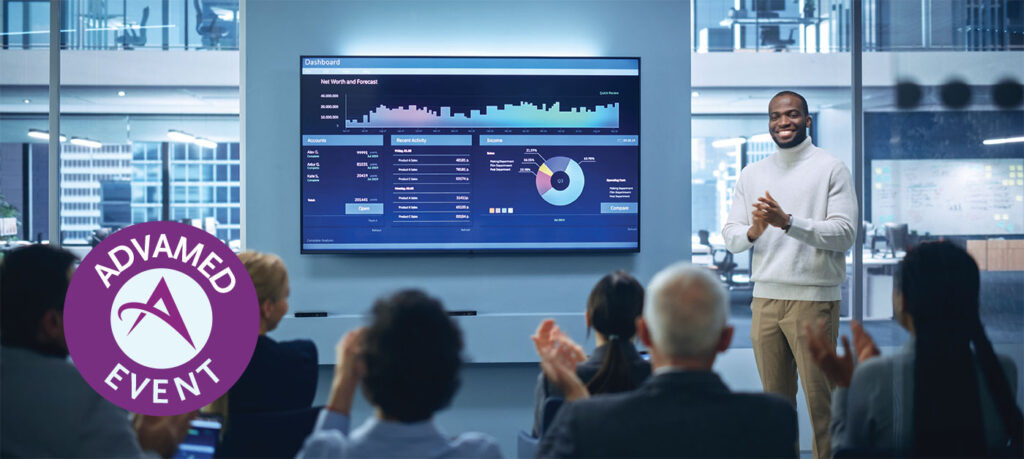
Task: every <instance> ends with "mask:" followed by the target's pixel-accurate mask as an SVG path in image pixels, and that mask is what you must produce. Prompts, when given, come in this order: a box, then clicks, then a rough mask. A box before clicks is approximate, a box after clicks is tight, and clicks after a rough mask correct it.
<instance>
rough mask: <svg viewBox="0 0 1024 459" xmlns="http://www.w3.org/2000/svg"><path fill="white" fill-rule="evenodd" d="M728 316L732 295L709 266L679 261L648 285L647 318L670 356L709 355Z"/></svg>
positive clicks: (662, 351) (657, 345) (656, 343)
mask: <svg viewBox="0 0 1024 459" xmlns="http://www.w3.org/2000/svg"><path fill="white" fill-rule="evenodd" d="M727 317H728V295H727V294H726V291H725V288H724V287H723V286H722V283H721V282H720V281H719V280H718V279H716V278H715V276H713V275H712V274H711V273H710V272H709V271H708V270H707V269H705V268H701V267H697V266H694V265H691V264H689V263H677V264H674V265H672V266H669V267H668V268H665V269H663V270H661V272H659V273H658V274H657V275H655V276H654V279H652V280H651V282H650V284H648V286H647V298H646V301H645V303H644V320H645V321H646V322H647V327H648V328H649V329H650V333H651V340H652V341H653V342H654V347H655V348H656V350H657V351H658V352H659V353H660V354H662V355H664V356H666V357H668V358H694V357H709V356H712V355H714V354H715V349H716V348H717V345H718V343H719V340H720V338H721V336H722V330H723V328H724V327H725V321H726V318H727Z"/></svg>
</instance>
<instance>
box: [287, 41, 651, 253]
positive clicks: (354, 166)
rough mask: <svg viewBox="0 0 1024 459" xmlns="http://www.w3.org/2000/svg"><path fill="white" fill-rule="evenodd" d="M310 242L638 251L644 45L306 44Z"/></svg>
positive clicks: (351, 247) (304, 170)
mask: <svg viewBox="0 0 1024 459" xmlns="http://www.w3.org/2000/svg"><path fill="white" fill-rule="evenodd" d="M301 71H302V72H301V106H300V110H301V154H300V161H301V166H300V171H301V184H302V185H301V199H302V231H301V232H302V251H303V252H304V253H309V252H373V251H446V250H452V251H516V250H526V251H543V250H559V251H566V250H568V251H637V250H639V246H640V240H639V235H640V231H639V229H640V228H639V225H640V218H639V215H640V214H639V212H640V60H639V59H637V58H465V57H462V58H447V57H444V58H443V57H336V56H335V57H332V56H303V57H301Z"/></svg>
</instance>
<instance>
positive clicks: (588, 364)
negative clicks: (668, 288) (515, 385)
mask: <svg viewBox="0 0 1024 459" xmlns="http://www.w3.org/2000/svg"><path fill="white" fill-rule="evenodd" d="M643 307H644V287H643V286H642V285H640V282H637V280H636V279H635V278H633V276H631V275H629V273H627V272H625V271H616V272H614V273H611V274H608V275H606V276H604V277H602V278H601V280H600V281H598V282H597V285H595V286H594V288H593V290H591V291H590V297H589V298H587V312H586V320H587V331H588V332H589V331H590V329H591V328H593V329H594V335H595V337H596V338H595V339H596V341H597V348H595V349H594V353H593V354H591V355H590V358H588V359H586V361H584V362H582V363H580V364H578V365H577V366H576V375H577V376H579V377H580V380H582V381H584V382H586V384H587V390H588V391H589V392H590V393H591V394H605V393H615V392H625V391H628V390H633V389H635V388H637V387H638V386H640V384H642V383H643V382H644V381H645V380H646V379H647V377H648V376H650V375H651V365H650V364H649V363H647V361H646V360H644V358H643V357H642V356H640V353H638V352H637V350H636V347H635V346H633V342H632V341H633V336H634V335H636V318H637V317H639V316H640V313H641V312H642V311H643ZM537 334H538V336H558V335H559V334H560V331H559V330H558V326H557V325H555V322H554V320H550V319H549V320H545V321H544V322H543V323H541V326H540V328H539V329H538V331H537ZM535 392H536V406H535V409H534V423H533V435H534V436H536V437H539V436H540V434H541V432H540V429H541V423H542V421H543V419H542V417H543V415H544V414H543V412H542V411H543V408H544V401H545V400H547V399H548V398H549V397H561V396H562V393H561V392H559V391H558V388H557V387H554V386H552V385H551V383H550V382H549V381H548V380H547V379H546V378H544V374H543V373H541V374H540V375H539V376H538V377H537V389H536V391H535Z"/></svg>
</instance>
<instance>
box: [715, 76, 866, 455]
mask: <svg viewBox="0 0 1024 459" xmlns="http://www.w3.org/2000/svg"><path fill="white" fill-rule="evenodd" d="M768 116H769V121H768V129H769V133H770V134H771V136H772V139H773V140H774V141H775V143H776V144H777V145H778V146H779V150H778V152H777V153H775V154H773V155H771V156H769V157H768V158H765V159H764V160H761V161H758V162H756V163H754V164H750V165H748V166H747V167H745V168H744V169H743V172H742V173H741V174H740V178H739V181H738V182H737V184H736V192H735V195H734V196H733V201H732V208H731V210H730V211H729V219H728V221H727V222H726V224H725V226H724V227H723V228H722V237H723V238H724V239H725V244H726V248H727V249H729V251H730V252H733V253H739V252H743V251H746V250H748V249H750V248H751V247H753V249H754V253H753V257H752V262H751V267H752V270H751V280H753V281H754V300H753V302H752V303H751V305H750V307H751V310H752V313H753V319H752V321H751V329H750V337H751V340H752V342H753V346H754V358H755V360H756V362H757V369H758V372H759V373H760V375H761V383H762V384H763V385H764V390H765V392H769V393H775V394H779V395H782V396H783V397H786V398H787V399H788V400H789V401H790V402H792V403H793V404H794V406H795V405H796V392H797V386H796V383H797V373H798V372H799V374H800V382H801V384H802V386H803V389H804V395H805V397H806V399H807V407H808V411H809V412H810V416H811V425H812V426H813V428H814V457H815V458H817V459H822V458H828V457H832V454H831V452H830V448H829V427H828V426H829V416H830V409H831V406H830V405H831V392H832V384H831V382H830V381H829V380H828V378H826V377H825V375H824V373H822V372H821V370H820V369H819V368H818V367H817V366H816V365H815V363H814V361H813V359H812V358H811V355H810V353H809V351H808V349H807V345H806V343H804V342H803V341H804V336H802V333H801V332H800V330H801V329H802V328H801V327H802V326H803V324H804V323H812V324H816V323H818V322H819V321H824V322H825V330H826V335H827V337H828V338H829V339H830V340H831V345H832V346H833V347H835V345H836V336H837V335H838V333H839V299H840V290H839V288H840V285H841V284H842V283H843V281H844V280H845V279H846V259H845V253H846V251H847V250H848V249H849V248H850V246H852V245H853V243H854V240H855V239H856V236H857V224H856V222H857V221H858V216H857V195H856V192H855V190H854V187H853V178H852V177H851V176H850V170H849V169H848V168H847V167H846V165H844V164H843V162H842V161H840V160H839V159H837V158H836V157H834V156H832V155H830V154H829V153H828V152H826V151H825V150H822V149H821V148H818V147H816V146H814V144H813V143H812V142H811V138H810V137H809V136H808V135H807V129H808V127H810V125H811V117H810V116H809V114H808V109H807V101H806V100H805V99H804V98H803V96H801V95H799V94H797V93H795V92H791V91H782V92H780V93H778V94H776V95H775V97H773V98H772V100H771V102H770V103H769V104H768Z"/></svg>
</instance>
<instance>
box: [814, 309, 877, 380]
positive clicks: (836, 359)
mask: <svg viewBox="0 0 1024 459" xmlns="http://www.w3.org/2000/svg"><path fill="white" fill-rule="evenodd" d="M850 326H851V328H852V329H853V342H854V345H855V346H854V347H855V349H856V350H857V351H856V355H857V360H858V361H860V362H863V361H865V360H867V359H870V358H872V357H875V356H877V355H880V354H881V352H879V350H878V346H876V345H875V341H874V340H873V339H871V335H868V334H867V332H865V331H864V327H863V326H861V324H860V323H859V322H857V321H852V322H851V323H850ZM804 332H805V334H806V336H807V347H808V348H809V349H810V352H811V358H813V359H814V362H815V363H816V364H818V367H820V368H821V370H822V371H823V372H824V373H825V376H827V377H828V379H830V380H831V381H832V382H833V383H835V384H836V385H837V386H839V387H849V386H850V381H851V380H852V379H853V370H854V366H855V364H854V361H853V356H854V352H853V351H851V350H850V339H849V338H847V337H845V336H843V337H842V338H841V339H842V343H843V355H841V356H840V355H838V354H837V353H836V350H835V348H834V347H833V346H831V345H830V343H829V340H827V339H826V338H825V324H824V322H821V323H819V324H818V325H817V326H816V327H814V329H812V328H811V325H810V324H806V323H805V324H804Z"/></svg>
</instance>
